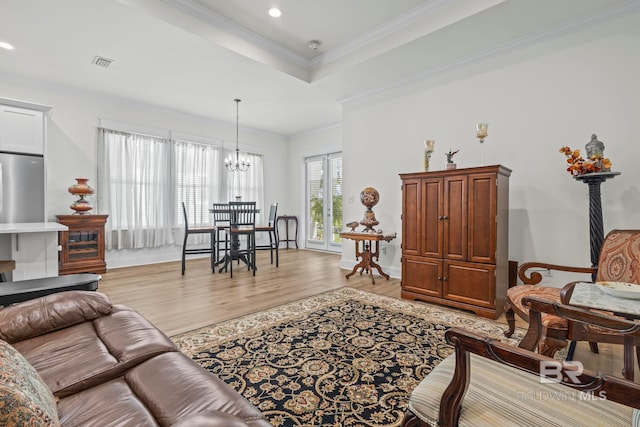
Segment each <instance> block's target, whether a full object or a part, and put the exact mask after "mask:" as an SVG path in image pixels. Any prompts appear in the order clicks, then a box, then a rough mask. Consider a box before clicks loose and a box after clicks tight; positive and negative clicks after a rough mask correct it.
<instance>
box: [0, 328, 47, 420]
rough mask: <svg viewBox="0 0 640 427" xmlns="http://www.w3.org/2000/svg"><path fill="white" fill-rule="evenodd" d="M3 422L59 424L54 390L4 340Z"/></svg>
mask: <svg viewBox="0 0 640 427" xmlns="http://www.w3.org/2000/svg"><path fill="white" fill-rule="evenodd" d="M0 420H1V421H2V425H16V426H19V425H24V426H29V425H34V426H35V425H37V426H58V425H59V421H58V413H57V410H56V402H55V400H54V397H53V395H52V394H51V390H49V388H48V387H47V386H46V385H45V383H44V381H42V378H40V376H39V375H38V373H37V372H36V370H35V369H34V368H33V367H32V366H31V365H30V364H29V363H28V362H27V360H26V359H25V358H24V357H23V356H22V355H21V354H20V353H19V352H18V351H17V350H16V349H15V348H13V347H12V346H11V345H10V344H9V343H7V342H5V341H0Z"/></svg>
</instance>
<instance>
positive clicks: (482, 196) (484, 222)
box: [468, 174, 497, 263]
mask: <svg viewBox="0 0 640 427" xmlns="http://www.w3.org/2000/svg"><path fill="white" fill-rule="evenodd" d="M468 200H469V252H468V255H469V257H468V260H469V261H471V262H485V263H494V262H495V257H496V215H497V212H496V202H495V200H496V177H495V174H475V175H470V176H469V198H468Z"/></svg>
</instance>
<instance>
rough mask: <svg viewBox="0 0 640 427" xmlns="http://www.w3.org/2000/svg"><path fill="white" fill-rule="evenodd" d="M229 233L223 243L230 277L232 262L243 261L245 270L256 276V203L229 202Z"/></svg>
mask: <svg viewBox="0 0 640 427" xmlns="http://www.w3.org/2000/svg"><path fill="white" fill-rule="evenodd" d="M229 221H230V226H229V233H228V234H227V239H226V241H225V242H226V243H225V253H226V256H227V257H228V258H229V259H230V262H228V263H226V265H228V266H229V274H230V277H233V261H240V260H242V261H244V262H245V263H246V264H247V269H252V270H253V275H254V276H255V275H256V202H229ZM241 237H245V238H246V239H245V244H246V246H245V248H244V249H243V248H242V247H241V241H240V239H241Z"/></svg>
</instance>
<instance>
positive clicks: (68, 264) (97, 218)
mask: <svg viewBox="0 0 640 427" xmlns="http://www.w3.org/2000/svg"><path fill="white" fill-rule="evenodd" d="M108 216H109V215H56V217H57V218H58V222H59V223H60V224H64V225H66V226H67V227H69V230H67V231H60V232H58V233H59V234H58V241H59V243H60V245H61V246H62V250H61V251H60V254H59V264H58V274H60V275H62V274H73V273H98V274H99V273H105V272H106V271H107V263H106V262H105V260H104V225H105V223H106V222H107V217H108Z"/></svg>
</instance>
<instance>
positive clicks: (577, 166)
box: [560, 145, 611, 176]
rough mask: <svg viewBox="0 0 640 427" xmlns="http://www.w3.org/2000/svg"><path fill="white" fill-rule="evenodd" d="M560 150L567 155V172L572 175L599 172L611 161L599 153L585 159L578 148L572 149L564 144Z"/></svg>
mask: <svg viewBox="0 0 640 427" xmlns="http://www.w3.org/2000/svg"><path fill="white" fill-rule="evenodd" d="M560 152H561V153H563V154H564V155H565V156H567V164H568V166H567V172H569V173H570V174H571V175H573V176H576V175H582V174H585V173H593V172H600V171H602V170H609V169H610V168H611V161H610V160H609V159H607V158H605V157H602V156H601V155H600V154H596V155H594V156H591V157H589V159H587V160H585V159H583V158H582V156H580V150H572V149H571V148H569V147H568V146H566V145H565V146H564V147H562V148H561V149H560Z"/></svg>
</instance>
